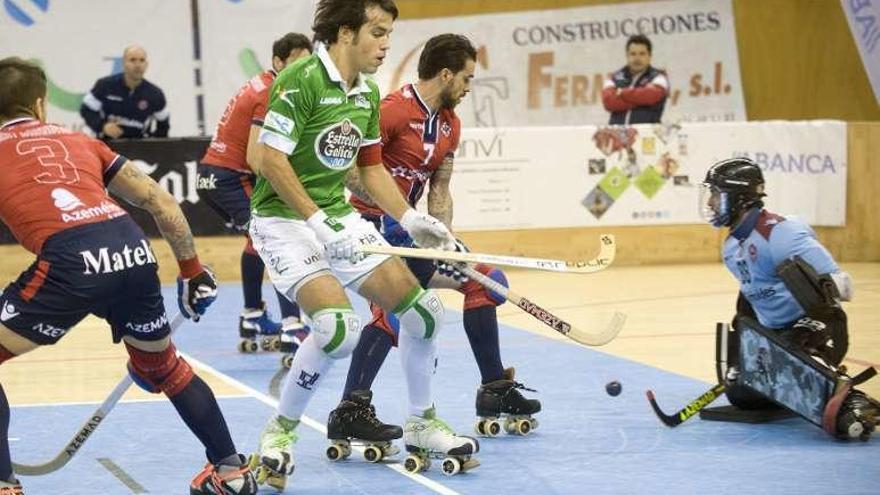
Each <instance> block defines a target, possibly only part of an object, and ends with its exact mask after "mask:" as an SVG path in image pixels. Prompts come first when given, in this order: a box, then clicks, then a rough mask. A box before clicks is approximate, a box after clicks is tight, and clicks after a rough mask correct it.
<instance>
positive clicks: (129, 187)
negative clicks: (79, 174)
mask: <svg viewBox="0 0 880 495" xmlns="http://www.w3.org/2000/svg"><path fill="white" fill-rule="evenodd" d="M107 188H108V189H109V190H110V192H112V193H113V194H115V195H117V196H119V197H120V198H122V199H124V200H126V201H128V202H129V203H131V204H133V205H134V206H137V207H138V208H142V209H144V210H146V211H148V212H149V213H150V214H151V215H153V218H154V219H155V220H156V225H157V226H158V227H159V231H160V232H162V237H164V238H165V240H166V241H168V244H170V245H171V250H172V251H173V252H174V257H175V258H177V260H178V261H184V260H190V259H193V258H195V256H196V247H195V244H194V243H193V236H192V232H191V231H190V229H189V223H187V221H186V217H184V216H183V211H181V210H180V205H178V204H177V200H175V199H174V196H172V195H170V194H168V192H167V191H165V190H164V189H162V188H161V187H160V186H159V184H157V183H156V181H154V180H153V179H152V178H150V176H148V175H147V174H145V173H143V172H141V169H139V168H138V166H137V165H135V164H134V163H132V162H130V161H129V162H126V163H125V165H123V166H122V169H121V170H120V171H119V172H118V173H117V174H116V176H115V177H113V180H111V181H110V184H109V185H108V186H107Z"/></svg>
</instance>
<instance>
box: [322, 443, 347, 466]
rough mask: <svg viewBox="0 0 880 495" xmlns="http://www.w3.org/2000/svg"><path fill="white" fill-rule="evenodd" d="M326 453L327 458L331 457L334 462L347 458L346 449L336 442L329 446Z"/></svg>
mask: <svg viewBox="0 0 880 495" xmlns="http://www.w3.org/2000/svg"><path fill="white" fill-rule="evenodd" d="M325 454H327V459H330V460H331V461H334V462H335V461H338V460H340V459H344V458H345V455H344V454H345V450H344V449H343V447H342V446H339V445H336V444H333V445H331V446H329V447H327V451H326V452H325Z"/></svg>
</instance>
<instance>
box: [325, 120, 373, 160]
mask: <svg viewBox="0 0 880 495" xmlns="http://www.w3.org/2000/svg"><path fill="white" fill-rule="evenodd" d="M361 136H362V135H361V130H360V129H358V128H357V126H356V125H354V124H353V123H352V122H351V120H348V119H345V120H343V121H342V122H339V123H337V124H336V125H334V126H331V127H328V128H326V129H324V130H323V131H321V134H320V135H319V136H318V138H317V139H315V155H316V156H317V157H318V159H319V160H321V163H323V164H324V166H325V167H327V168H332V169H334V170H345V169H347V168H349V167H350V166H351V164H352V163H353V162H354V158H355V157H356V156H357V153H358V149H359V148H360V146H361V139H362V137H361Z"/></svg>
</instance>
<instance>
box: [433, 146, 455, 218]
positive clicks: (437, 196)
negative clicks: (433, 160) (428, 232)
mask: <svg viewBox="0 0 880 495" xmlns="http://www.w3.org/2000/svg"><path fill="white" fill-rule="evenodd" d="M450 180H452V157H451V156H449V157H446V158H445V159H444V160H443V163H442V164H441V165H440V166H439V167H437V170H435V171H434V174H433V175H431V182H430V184H429V186H428V214H429V215H431V216H432V217H434V218H436V219H437V220H440V221H441V222H443V224H444V225H446V227H447V228H449V229H450V230H452V193H451V192H450V191H449V181H450Z"/></svg>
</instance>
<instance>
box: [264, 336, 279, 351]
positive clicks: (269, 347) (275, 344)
mask: <svg viewBox="0 0 880 495" xmlns="http://www.w3.org/2000/svg"><path fill="white" fill-rule="evenodd" d="M279 347H281V342H280V341H279V340H278V337H263V338H262V339H260V348H261V349H263V351H265V352H270V351H277V350H278V348H279Z"/></svg>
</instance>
